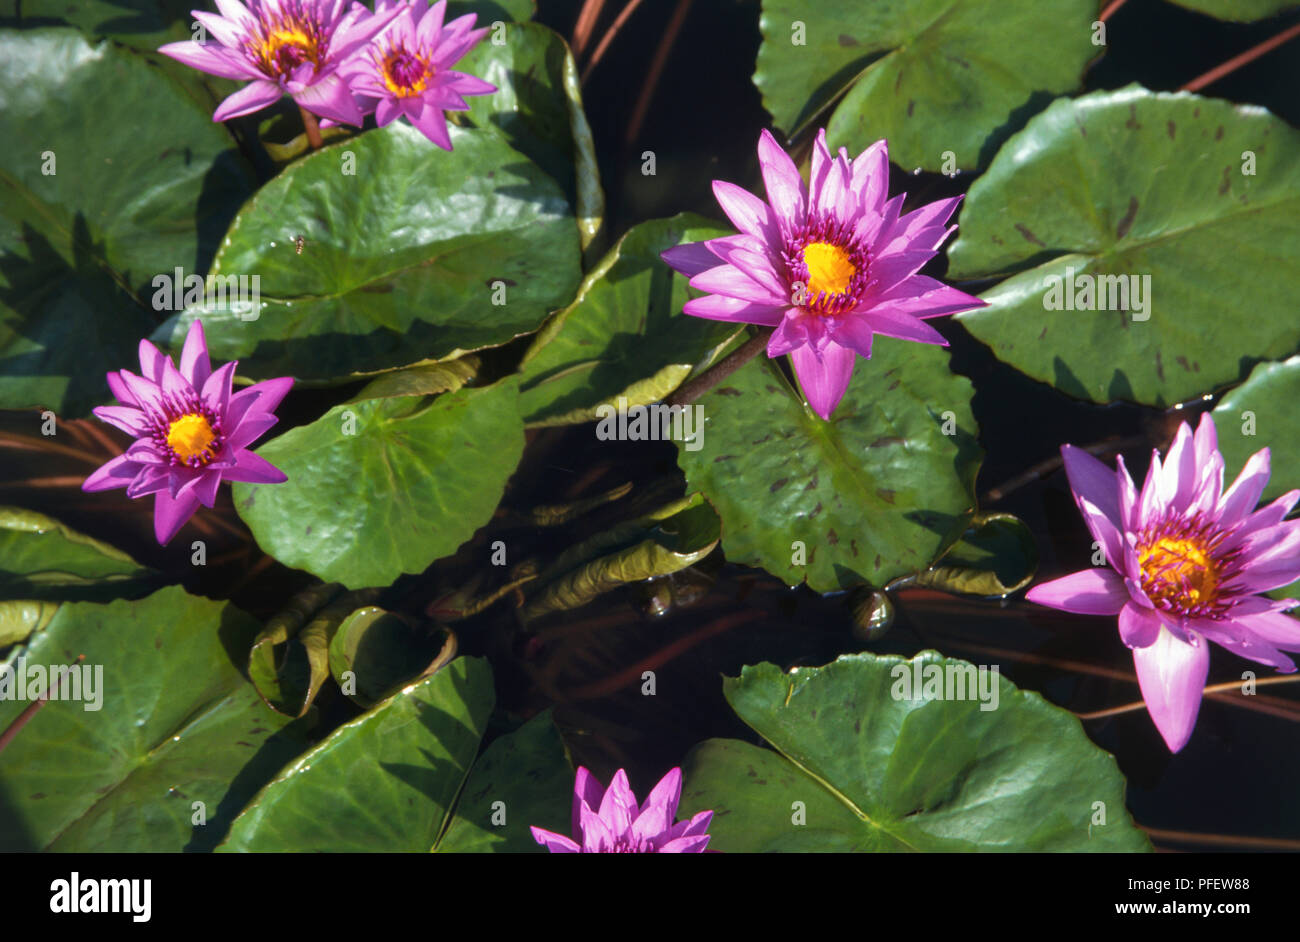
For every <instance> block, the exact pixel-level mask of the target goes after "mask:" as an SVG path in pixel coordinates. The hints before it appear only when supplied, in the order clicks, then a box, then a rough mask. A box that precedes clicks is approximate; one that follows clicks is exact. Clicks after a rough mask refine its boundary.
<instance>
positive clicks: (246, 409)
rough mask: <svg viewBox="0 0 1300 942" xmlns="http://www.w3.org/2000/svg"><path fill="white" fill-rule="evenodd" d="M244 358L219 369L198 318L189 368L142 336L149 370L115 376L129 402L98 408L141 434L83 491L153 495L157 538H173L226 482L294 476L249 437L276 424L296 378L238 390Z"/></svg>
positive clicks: (189, 343)
mask: <svg viewBox="0 0 1300 942" xmlns="http://www.w3.org/2000/svg"><path fill="white" fill-rule="evenodd" d="M235 365H236V364H235V362H234V361H232V362H230V363H227V364H226V365H225V366H223V367H221V368H220V369H219V370H216V371H215V372H214V371H213V369H212V364H211V362H210V361H209V360H208V346H207V342H206V341H205V339H204V337H203V325H202V323H200V322H199V321H197V320H196V321H194V323H192V324H191V325H190V329H189V333H188V334H187V335H186V337H185V346H184V347H183V348H182V350H181V365H180V367H179V369H178V368H177V367H176V365H175V364H174V363H172V358H171V357H169V356H164V355H163V354H162V352H161V351H160V350H159V349H158V348H157V347H155V346H154V345H153V344H151V343H150V342H149V341H147V340H141V341H140V371H141V375H139V376H137V375H136V374H134V373H132V372H131V371H130V370H121V371H120V372H116V373H109V374H108V387H109V389H111V390H112V391H113V395H114V396H116V397H117V399H118V401H119V402H121V403H122V405H120V406H100V407H99V408H97V409H95V410H94V411H95V415H96V416H98V417H99V418H101V419H103V420H104V421H105V422H107V423H108V424H110V425H113V426H116V427H117V428H120V429H121V430H122V431H124V432H126V433H127V434H129V435H134V436H135V438H136V441H135V443H134V444H133V445H131V447H130V448H128V449H127V450H126V452H125V453H123V454H121V455H119V456H118V457H116V458H114V459H113V460H112V461H110V462H108V463H107V464H105V465H103V466H101V467H100V468H99V469H98V470H97V471H95V473H94V474H92V475H91V476H90V477H88V478H86V480H85V482H83V483H82V485H81V489H82V490H84V491H106V490H111V489H112V488H115V487H125V488H126V496H127V497H131V498H136V497H144V496H145V495H147V494H153V495H154V536H156V537H157V538H158V542H159V543H161V544H163V545H166V544H167V542H168V541H170V540H171V538H172V537H173V536H175V535H176V531H178V530H179V529H180V528H181V527H182V526H183V525H184V524H185V521H186V520H189V519H190V517H191V516H193V515H194V512H195V511H196V510H198V508H199V505H200V504H202V505H203V506H204V507H211V506H212V505H213V502H214V501H215V500H216V496H217V487H218V486H219V485H220V484H221V482H222V481H223V480H226V481H250V482H252V483H254V484H278V483H280V482H282V481H284V480H286V477H285V475H284V473H283V472H281V471H280V470H279V469H278V468H276V467H275V466H274V465H272V464H271V463H270V462H269V461H267V460H266V459H265V458H261V457H259V456H257V455H255V454H253V452H251V451H249V450H248V445H250V444H252V443H253V442H254V441H255V440H256V439H258V438H259V437H261V436H262V435H263V434H264V433H265V432H266V431H267V430H268V429H270V428H271V426H273V425H274V424H275V422H276V418H275V416H274V415H273V413H274V411H275V408H276V406H278V405H279V404H280V400H282V399H283V398H284V397H285V394H286V393H288V392H289V388H290V387H291V386H292V385H293V380H292V379H291V378H289V377H281V378H278V379H268V380H266V381H265V382H261V383H255V384H254V385H252V386H249V387H247V388H245V389H241V390H240V391H239V392H237V393H234V394H233V395H232V393H231V381H232V379H233V378H234V375H235Z"/></svg>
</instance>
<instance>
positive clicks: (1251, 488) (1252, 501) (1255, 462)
mask: <svg viewBox="0 0 1300 942" xmlns="http://www.w3.org/2000/svg"><path fill="white" fill-rule="evenodd" d="M1270 458H1271V453H1270V452H1269V450H1268V449H1267V448H1261V449H1260V450H1259V451H1257V452H1255V453H1254V454H1253V455H1251V456H1250V458H1249V459H1247V461H1246V466H1245V467H1244V468H1242V469H1241V473H1240V474H1239V475H1237V479H1236V480H1235V481H1233V482H1232V486H1231V487H1229V488H1228V490H1227V492H1226V493H1225V494H1224V495H1223V499H1222V500H1220V501H1219V522H1220V523H1222V524H1223V525H1224V526H1227V527H1230V526H1232V525H1233V524H1235V523H1239V522H1240V521H1242V520H1244V519H1245V517H1246V515H1247V514H1249V513H1250V512H1251V511H1252V510H1254V509H1255V505H1256V504H1258V503H1259V497H1260V495H1261V494H1263V493H1264V488H1265V487H1267V486H1268V478H1269V475H1270V474H1271V473H1272V469H1271V464H1270Z"/></svg>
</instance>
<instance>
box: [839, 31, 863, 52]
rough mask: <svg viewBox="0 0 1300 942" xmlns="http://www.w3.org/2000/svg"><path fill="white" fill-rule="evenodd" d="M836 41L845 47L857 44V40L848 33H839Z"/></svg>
mask: <svg viewBox="0 0 1300 942" xmlns="http://www.w3.org/2000/svg"><path fill="white" fill-rule="evenodd" d="M837 42H838V43H839V44H840V45H841V46H843V47H844V48H845V49H848V48H850V47H852V46H856V45H858V41H857V40H856V39H854V38H853V37H852V36H850V35H849V34H848V33H840V35H839V38H838V40H837Z"/></svg>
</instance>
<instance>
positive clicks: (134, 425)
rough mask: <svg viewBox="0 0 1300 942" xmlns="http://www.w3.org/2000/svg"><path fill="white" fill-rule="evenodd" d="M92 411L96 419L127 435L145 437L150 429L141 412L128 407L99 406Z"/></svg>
mask: <svg viewBox="0 0 1300 942" xmlns="http://www.w3.org/2000/svg"><path fill="white" fill-rule="evenodd" d="M92 411H93V412H94V413H95V415H96V417H98V418H100V419H103V420H104V421H105V422H107V423H108V424H109V425H111V426H113V427H114V428H120V429H121V430H122V431H124V432H126V433H127V434H128V435H135V436H140V435H145V434H148V432H149V430H150V428H151V427H152V426H151V425H150V424H149V420H148V419H147V418H145V414H144V413H143V412H141V411H140V410H139V409H133V408H131V407H130V406H99V407H97V408H95V409H93V410H92Z"/></svg>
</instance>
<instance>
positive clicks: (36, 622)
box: [0, 507, 157, 648]
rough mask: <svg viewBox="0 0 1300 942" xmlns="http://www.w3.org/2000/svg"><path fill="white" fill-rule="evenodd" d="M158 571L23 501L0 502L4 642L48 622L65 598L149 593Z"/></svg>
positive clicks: (0, 633) (0, 631) (0, 643)
mask: <svg viewBox="0 0 1300 942" xmlns="http://www.w3.org/2000/svg"><path fill="white" fill-rule="evenodd" d="M156 583H157V574H156V573H155V572H154V571H153V570H151V569H149V568H148V567H145V566H141V565H140V564H139V563H137V562H136V561H135V560H134V559H132V558H131V557H130V556H128V555H126V554H125V553H123V552H122V551H121V550H118V549H115V548H113V547H112V546H109V545H108V544H107V543H101V542H100V541H99V540H96V539H92V538H91V537H88V536H86V535H85V534H83V533H78V532H77V531H75V530H73V529H70V528H69V527H66V526H64V525H63V524H61V523H59V522H58V521H57V520H55V519H53V518H51V517H47V516H45V515H44V514H40V513H37V512H36V511H34V510H25V509H23V508H21V507H0V648H3V647H6V646H8V645H10V644H14V643H15V642H18V641H22V640H24V639H25V638H27V637H28V636H29V635H30V634H31V633H32V632H33V631H39V630H40V629H42V628H44V627H45V626H46V625H47V624H49V622H50V620H51V619H52V618H53V617H54V613H55V612H57V611H58V610H59V603H60V602H68V601H99V602H105V601H109V600H110V599H115V598H122V597H124V596H141V595H145V594H146V593H147V592H148V591H149V589H150V588H151V587H154V586H156Z"/></svg>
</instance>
